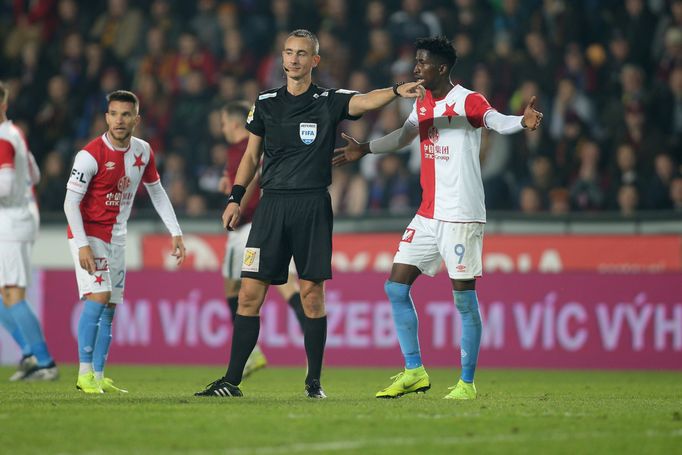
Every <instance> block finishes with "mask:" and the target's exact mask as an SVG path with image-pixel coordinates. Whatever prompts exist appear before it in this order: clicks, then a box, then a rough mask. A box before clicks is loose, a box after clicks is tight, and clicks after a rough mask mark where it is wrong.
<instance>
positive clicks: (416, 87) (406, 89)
mask: <svg viewBox="0 0 682 455" xmlns="http://www.w3.org/2000/svg"><path fill="white" fill-rule="evenodd" d="M423 83H424V79H419V80H418V81H415V82H405V83H404V84H402V85H400V86H399V87H398V93H399V94H400V96H401V97H403V98H419V99H423V98H424V95H425V94H426V89H425V88H424V87H423V86H422V84H423Z"/></svg>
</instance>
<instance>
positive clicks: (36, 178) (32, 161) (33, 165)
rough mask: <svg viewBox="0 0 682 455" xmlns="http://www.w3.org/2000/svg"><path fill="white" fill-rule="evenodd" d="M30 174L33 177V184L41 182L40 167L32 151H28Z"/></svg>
mask: <svg viewBox="0 0 682 455" xmlns="http://www.w3.org/2000/svg"><path fill="white" fill-rule="evenodd" d="M28 175H29V176H30V177H31V185H37V184H38V182H40V168H39V167H38V163H37V162H36V157H35V156H33V153H31V152H30V151H29V152H28Z"/></svg>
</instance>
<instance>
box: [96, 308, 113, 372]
mask: <svg viewBox="0 0 682 455" xmlns="http://www.w3.org/2000/svg"><path fill="white" fill-rule="evenodd" d="M115 311H116V308H109V307H105V308H104V311H102V316H100V318H99V329H98V330H97V340H96V341H95V349H94V351H92V367H93V369H94V370H95V373H102V372H103V371H104V363H105V362H106V361H107V356H108V355H109V346H111V323H112V321H113V320H114V312H115Z"/></svg>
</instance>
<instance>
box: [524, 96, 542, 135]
mask: <svg viewBox="0 0 682 455" xmlns="http://www.w3.org/2000/svg"><path fill="white" fill-rule="evenodd" d="M535 99H536V97H535V96H533V97H532V98H531V99H530V102H529V103H528V106H526V110H524V111H523V125H524V126H525V127H526V128H529V129H530V130H532V131H535V130H536V129H537V127H538V126H540V122H541V121H542V112H540V111H536V110H535Z"/></svg>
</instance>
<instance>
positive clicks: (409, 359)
mask: <svg viewBox="0 0 682 455" xmlns="http://www.w3.org/2000/svg"><path fill="white" fill-rule="evenodd" d="M384 290H385V291H386V295H387V296H388V299H389V300H390V301H391V307H392V308H393V321H394V323H395V328H396V331H397V332H398V342H399V343H400V350H401V351H402V353H403V357H404V359H405V368H408V369H412V368H418V367H420V366H422V358H421V351H420V349H419V335H418V331H419V320H418V319H417V311H416V310H415V308H414V302H412V297H411V296H410V285H408V284H402V283H394V282H393V281H386V284H384Z"/></svg>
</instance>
